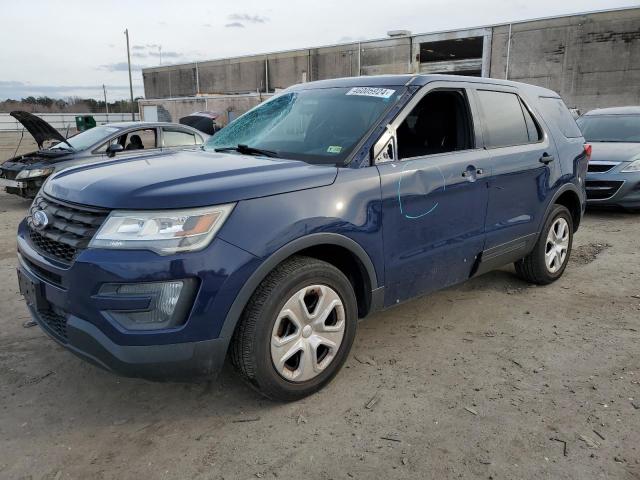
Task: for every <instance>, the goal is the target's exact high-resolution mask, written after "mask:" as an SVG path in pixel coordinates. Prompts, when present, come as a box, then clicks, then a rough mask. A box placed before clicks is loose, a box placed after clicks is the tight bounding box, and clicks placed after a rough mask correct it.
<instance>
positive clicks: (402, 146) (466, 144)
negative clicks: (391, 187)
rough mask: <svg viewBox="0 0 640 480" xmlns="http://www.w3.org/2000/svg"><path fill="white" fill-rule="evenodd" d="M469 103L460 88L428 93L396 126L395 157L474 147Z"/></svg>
mask: <svg viewBox="0 0 640 480" xmlns="http://www.w3.org/2000/svg"><path fill="white" fill-rule="evenodd" d="M471 132H472V126H471V115H470V113H469V103H468V101H467V97H466V95H465V94H464V91H463V90H436V91H433V92H429V93H427V94H426V95H425V96H424V97H423V98H422V100H420V102H419V103H418V105H416V106H415V108H414V109H413V110H412V111H411V113H409V115H408V116H407V118H405V120H404V121H403V122H402V124H401V125H400V126H399V127H398V130H397V137H398V158H399V159H403V158H412V157H421V156H424V155H433V154H436V153H446V152H453V151H456V150H467V149H469V148H473V140H472V134H471Z"/></svg>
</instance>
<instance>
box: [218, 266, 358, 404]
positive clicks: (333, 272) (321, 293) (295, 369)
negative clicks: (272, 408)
mask: <svg viewBox="0 0 640 480" xmlns="http://www.w3.org/2000/svg"><path fill="white" fill-rule="evenodd" d="M357 317H358V314H357V303H356V297H355V293H354V292H353V287H352V286H351V283H350V282H349V280H348V279H347V278H346V277H345V276H344V274H343V273H342V272H341V271H340V270H338V269H337V268H335V267H334V266H333V265H331V264H329V263H326V262H323V261H321V260H317V259H315V258H310V257H302V256H300V257H292V258H291V259H289V260H287V261H285V262H284V263H282V264H281V265H279V266H278V267H277V268H276V269H275V270H274V271H273V272H271V273H270V274H269V275H268V276H267V278H265V280H264V281H263V282H262V283H261V284H260V286H259V287H258V289H257V290H256V292H255V293H254V294H253V296H252V298H251V300H250V301H249V304H248V305H247V307H246V309H245V311H244V313H243V315H242V318H241V319H240V323H239V325H238V327H237V328H236V331H235V333H234V337H233V339H232V344H231V353H230V354H231V360H232V362H233V364H234V365H235V367H236V368H237V369H238V371H239V372H240V373H241V374H242V376H243V377H244V378H245V379H246V380H248V381H249V383H250V384H251V385H252V386H253V387H255V388H256V389H257V390H258V391H259V392H260V393H262V394H263V395H265V396H267V397H269V398H272V399H275V400H284V401H290V400H296V399H299V398H302V397H305V396H307V395H309V394H311V393H314V392H316V391H318V390H319V389H321V388H322V387H323V386H324V385H326V384H327V383H329V382H330V381H331V379H332V378H333V377H334V376H335V375H336V373H338V371H339V370H340V368H341V367H342V365H343V363H344V361H345V360H346V358H347V355H348V354H349V350H350V349H351V345H352V344H353V339H354V338H355V333H356V324H357Z"/></svg>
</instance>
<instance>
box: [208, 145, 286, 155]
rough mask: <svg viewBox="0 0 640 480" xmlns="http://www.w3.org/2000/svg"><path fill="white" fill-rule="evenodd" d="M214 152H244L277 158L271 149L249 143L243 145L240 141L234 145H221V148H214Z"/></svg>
mask: <svg viewBox="0 0 640 480" xmlns="http://www.w3.org/2000/svg"><path fill="white" fill-rule="evenodd" d="M214 150H215V151H216V152H231V151H234V152H238V153H244V154H245V155H264V156H265V157H272V158H277V157H278V153H277V152H274V151H273V150H264V149H262V148H254V147H250V146H249V145H244V144H242V143H240V144H238V145H236V146H235V147H222V148H214Z"/></svg>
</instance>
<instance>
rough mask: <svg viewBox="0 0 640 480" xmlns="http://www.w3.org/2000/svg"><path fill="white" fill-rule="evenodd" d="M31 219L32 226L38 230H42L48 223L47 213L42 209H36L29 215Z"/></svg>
mask: <svg viewBox="0 0 640 480" xmlns="http://www.w3.org/2000/svg"><path fill="white" fill-rule="evenodd" d="M31 221H32V223H33V226H34V227H36V228H37V229H38V230H43V229H44V228H46V226H47V225H49V217H47V213H46V212H45V211H44V210H36V211H35V212H33V214H32V215H31Z"/></svg>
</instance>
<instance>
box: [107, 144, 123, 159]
mask: <svg viewBox="0 0 640 480" xmlns="http://www.w3.org/2000/svg"><path fill="white" fill-rule="evenodd" d="M123 150H124V147H123V146H122V145H120V144H119V143H112V144H111V145H109V146H108V147H107V157H109V158H112V157H115V156H116V153H118V152H122V151H123Z"/></svg>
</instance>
